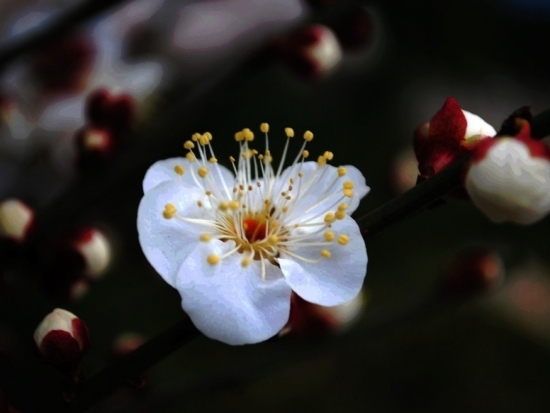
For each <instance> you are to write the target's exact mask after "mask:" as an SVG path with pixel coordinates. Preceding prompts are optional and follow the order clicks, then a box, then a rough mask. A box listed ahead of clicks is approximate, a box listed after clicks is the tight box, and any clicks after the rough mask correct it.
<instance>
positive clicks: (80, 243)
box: [72, 228, 111, 279]
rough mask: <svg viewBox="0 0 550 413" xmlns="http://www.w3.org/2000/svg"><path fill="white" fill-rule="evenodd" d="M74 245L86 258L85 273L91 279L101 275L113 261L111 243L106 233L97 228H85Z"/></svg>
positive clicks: (74, 240) (76, 236) (75, 237)
mask: <svg viewBox="0 0 550 413" xmlns="http://www.w3.org/2000/svg"><path fill="white" fill-rule="evenodd" d="M72 245H73V246H74V249H75V250H76V251H77V252H78V253H79V254H80V255H81V256H82V258H83V259H84V274H85V275H86V276H88V277H89V278H91V279H98V278H99V277H101V276H102V275H103V273H104V272H105V270H106V269H107V267H108V266H109V264H110V262H111V244H110V242H109V240H108V239H107V237H106V236H105V234H103V232H101V231H100V230H98V229H96V228H83V229H80V230H79V231H78V232H77V233H76V235H75V236H74V239H73V241H72Z"/></svg>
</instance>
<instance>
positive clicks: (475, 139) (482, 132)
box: [413, 98, 496, 178]
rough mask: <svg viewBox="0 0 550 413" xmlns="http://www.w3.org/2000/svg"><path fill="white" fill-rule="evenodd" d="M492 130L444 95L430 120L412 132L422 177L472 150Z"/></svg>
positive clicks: (435, 172)
mask: <svg viewBox="0 0 550 413" xmlns="http://www.w3.org/2000/svg"><path fill="white" fill-rule="evenodd" d="M494 135H496V131H495V129H494V128H493V127H492V126H491V125H489V124H488V123H486V122H485V121H484V120H483V119H481V118H480V117H479V116H477V115H474V114H472V113H470V112H467V111H465V110H462V109H461V108H460V105H459V104H458V102H457V101H456V99H454V98H448V99H447V100H446V101H445V104H444V105H443V107H442V108H441V109H440V110H439V112H437V113H436V114H435V116H434V117H433V118H432V119H431V121H430V122H428V123H425V124H423V125H421V126H419V127H418V128H417V129H416V131H415V133H414V140H413V143H414V152H415V154H416V159H417V160H418V169H419V171H420V175H421V177H422V178H430V177H431V176H433V175H435V174H437V173H438V172H439V171H441V170H442V169H443V168H445V167H446V166H447V165H449V164H450V163H452V162H454V161H455V160H456V159H458V158H460V157H462V156H464V155H465V154H466V153H468V152H470V151H472V150H473V149H474V148H475V147H476V146H477V145H478V144H479V143H480V142H481V140H483V139H486V138H488V137H492V136H494Z"/></svg>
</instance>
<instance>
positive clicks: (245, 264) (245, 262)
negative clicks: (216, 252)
mask: <svg viewBox="0 0 550 413" xmlns="http://www.w3.org/2000/svg"><path fill="white" fill-rule="evenodd" d="M251 262H252V258H250V257H244V258H243V260H242V261H241V265H242V266H243V267H245V268H246V267H248V266H249V265H250V263H251Z"/></svg>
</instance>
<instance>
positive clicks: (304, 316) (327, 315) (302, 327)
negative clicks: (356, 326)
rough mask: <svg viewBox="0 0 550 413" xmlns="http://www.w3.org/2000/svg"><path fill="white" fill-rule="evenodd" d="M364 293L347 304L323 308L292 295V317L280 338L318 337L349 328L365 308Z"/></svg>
mask: <svg viewBox="0 0 550 413" xmlns="http://www.w3.org/2000/svg"><path fill="white" fill-rule="evenodd" d="M365 301H366V300H365V298H364V295H363V292H360V293H359V294H358V295H357V296H356V297H355V298H353V299H352V300H350V301H348V302H347V303H344V304H341V305H337V306H333V307H323V306H320V305H317V304H312V303H310V302H308V301H305V300H303V299H302V298H300V297H299V296H298V295H296V294H294V293H293V294H292V296H291V301H290V317H289V320H288V323H287V324H286V326H285V327H284V328H283V329H282V330H281V332H280V333H279V336H292V337H318V336H323V335H327V334H333V333H338V332H342V331H344V330H346V329H347V328H349V327H350V326H351V325H352V324H353V322H354V321H355V320H356V319H357V317H358V316H359V314H360V313H361V310H362V309H363V307H364V306H365Z"/></svg>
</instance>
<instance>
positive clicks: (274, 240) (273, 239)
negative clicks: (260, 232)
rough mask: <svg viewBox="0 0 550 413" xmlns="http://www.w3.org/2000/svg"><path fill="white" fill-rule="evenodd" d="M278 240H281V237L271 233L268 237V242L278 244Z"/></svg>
mask: <svg viewBox="0 0 550 413" xmlns="http://www.w3.org/2000/svg"><path fill="white" fill-rule="evenodd" d="M278 241H279V238H278V237H277V235H270V236H269V237H268V238H267V242H269V243H270V244H276V243H277V242H278Z"/></svg>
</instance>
